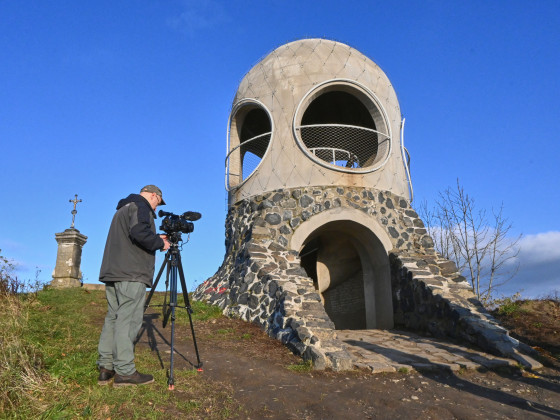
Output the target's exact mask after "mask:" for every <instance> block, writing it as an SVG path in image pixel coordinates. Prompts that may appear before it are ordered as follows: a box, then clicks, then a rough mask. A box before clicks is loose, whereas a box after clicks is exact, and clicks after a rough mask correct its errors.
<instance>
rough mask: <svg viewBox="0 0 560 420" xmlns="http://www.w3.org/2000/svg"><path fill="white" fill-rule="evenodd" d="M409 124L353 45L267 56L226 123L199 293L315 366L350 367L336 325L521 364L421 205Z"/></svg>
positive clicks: (244, 84)
mask: <svg viewBox="0 0 560 420" xmlns="http://www.w3.org/2000/svg"><path fill="white" fill-rule="evenodd" d="M402 128H403V121H402V118H401V112H400V107H399V103H398V100H397V95H396V93H395V90H394V89H393V86H392V84H391V82H390V81H389V79H388V78H387V76H386V75H385V73H384V72H383V71H382V70H381V69H380V68H379V66H377V64H375V63H374V62H373V61H371V60H370V59H369V58H368V57H366V56H365V55H363V54H362V53H360V52H359V51H357V50H355V49H354V48H351V47H349V46H348V45H345V44H342V43H339V42H334V41H330V40H326V39H304V40H299V41H295V42H291V43H288V44H286V45H282V46H281V47H279V48H277V49H275V50H274V51H272V52H271V53H270V54H268V55H267V56H266V57H265V58H263V59H262V60H261V61H260V62H259V63H258V64H257V65H255V66H254V67H253V68H252V69H251V70H250V71H249V72H248V73H247V74H246V75H245V77H244V78H243V79H242V81H241V83H240V85H239V88H238V91H237V94H236V96H235V98H234V101H233V106H232V111H231V114H230V118H229V122H228V130H229V131H228V139H227V140H228V154H227V157H226V189H227V190H228V194H229V200H228V201H229V203H228V204H229V209H228V215H227V218H226V235H225V236H226V238H225V246H226V254H225V258H224V261H223V263H222V265H221V267H220V268H219V270H218V271H217V273H216V274H215V275H214V276H213V277H211V278H210V279H208V280H207V281H206V282H204V283H203V284H202V285H200V286H199V287H198V288H197V289H196V291H195V293H194V298H195V299H200V300H205V301H207V302H209V303H211V304H215V305H219V307H220V308H222V309H223V312H224V313H225V314H227V315H230V316H235V317H239V318H241V319H244V320H247V321H250V322H254V323H257V324H259V325H260V326H261V327H262V328H263V329H264V330H266V331H267V333H268V334H269V335H271V336H273V337H275V338H277V339H278V340H281V341H282V342H283V343H285V344H286V345H287V346H288V347H289V348H291V349H292V350H293V351H294V352H295V353H296V354H299V355H301V356H302V357H304V358H305V359H309V360H312V361H313V364H314V366H315V367H316V368H326V367H331V368H333V369H337V370H341V369H350V368H352V359H351V357H349V355H348V353H347V352H346V350H345V346H344V343H343V342H341V341H340V340H339V339H338V338H337V330H365V329H390V328H393V327H402V328H406V329H409V330H410V329H411V330H415V331H418V332H420V333H422V332H423V333H429V334H431V335H432V336H437V337H449V338H452V339H456V340H462V341H464V342H466V343H469V344H474V345H477V346H479V347H481V348H482V349H484V350H485V351H488V352H491V353H495V354H497V355H502V356H507V357H513V358H517V359H518V360H520V361H521V360H523V357H522V356H520V355H519V351H520V350H521V349H522V350H523V351H529V349H528V346H524V345H522V344H521V343H519V342H518V341H516V340H514V339H513V338H511V337H509V335H508V333H507V331H506V330H505V329H504V328H502V327H501V326H499V325H498V323H497V322H496V321H495V320H494V319H493V318H492V317H491V316H490V315H489V314H488V313H487V312H486V311H485V310H484V308H483V307H482V305H481V304H480V302H478V301H477V299H476V297H475V295H474V294H473V292H472V289H471V287H470V285H469V284H468V282H467V281H466V280H465V278H464V277H462V276H461V274H460V273H459V272H458V270H457V267H456V266H455V264H454V263H453V262H451V261H448V260H445V259H443V258H441V257H440V256H439V255H438V254H437V253H436V252H435V250H434V246H433V241H432V239H431V238H430V237H429V236H428V234H427V231H426V229H425V228H424V224H423V222H422V220H421V219H420V218H419V217H418V214H417V213H416V212H415V211H414V209H413V208H412V206H411V202H412V185H411V182H410V173H409V166H408V156H407V152H406V149H405V148H404V145H403V140H402Z"/></svg>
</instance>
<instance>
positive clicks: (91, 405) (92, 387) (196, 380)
mask: <svg viewBox="0 0 560 420" xmlns="http://www.w3.org/2000/svg"><path fill="white" fill-rule="evenodd" d="M161 300H162V296H161V295H156V296H155V297H154V300H153V302H152V303H154V304H157V303H158V301H159V302H161ZM105 305H106V303H105V297H104V292H102V291H87V290H85V289H81V288H79V289H65V290H54V289H50V290H44V291H41V292H38V293H29V294H12V293H0V347H1V348H2V354H1V356H0V417H2V418H21V419H29V418H44V419H50V418H52V419H62V418H80V417H86V418H96V419H97V418H103V419H108V418H138V419H147V418H148V419H149V418H173V417H177V416H179V415H180V416H182V417H186V418H218V419H219V418H231V417H236V416H239V417H241V418H242V417H243V416H244V414H242V413H245V411H243V410H245V409H243V408H242V407H241V405H240V403H239V402H238V400H236V399H235V398H234V397H233V395H234V389H233V386H235V384H232V383H229V384H228V382H227V381H222V379H221V378H220V379H219V380H215V379H214V380H212V379H210V378H209V376H210V375H199V374H197V372H196V370H194V369H176V370H175V385H176V390H175V391H174V392H169V391H168V390H167V387H166V386H161V385H162V384H165V383H166V382H167V367H168V366H167V362H166V363H165V368H164V367H162V364H161V363H160V361H159V360H158V358H157V357H156V356H155V355H154V352H151V351H150V348H149V347H147V346H138V348H137V350H136V355H137V358H136V361H137V366H138V370H139V371H141V372H149V373H151V374H154V376H155V379H156V385H157V386H143V387H124V388H113V387H112V386H104V387H100V386H98V385H97V371H96V369H95V361H96V358H97V348H96V347H97V341H98V338H99V333H100V331H101V327H102V323H103V317H104V315H105V311H106V306H105ZM194 309H195V324H196V326H197V331H200V332H201V333H204V331H205V330H209V328H208V326H209V325H217V327H215V328H214V329H213V330H212V331H211V335H209V334H210V333H206V336H205V335H204V334H202V335H201V337H202V339H203V340H204V341H205V342H207V343H211V342H212V340H217V341H216V342H219V343H221V344H226V345H228V344H229V347H228V346H226V347H225V348H227V351H226V354H227V353H228V352H231V353H232V354H233V353H235V352H236V351H237V352H238V354H244V355H248V359H249V360H250V359H251V358H253V357H256V355H257V354H260V355H261V357H265V358H266V357H267V355H273V354H274V356H271V357H276V358H278V357H279V356H278V355H279V354H280V353H279V352H278V351H276V350H274V348H273V347H274V346H271V345H272V344H274V345H277V346H280V347H282V346H281V345H280V344H279V343H278V342H276V341H275V340H272V339H269V338H268V337H266V336H265V335H264V334H262V337H261V336H259V335H258V334H253V333H251V331H249V330H247V331H245V330H244V329H243V328H239V327H234V326H233V324H232V326H230V327H228V328H225V327H223V326H221V325H222V324H224V325H226V324H227V323H228V322H229V321H227V320H226V321H227V322H226V321H224V320H222V319H220V318H221V314H220V311H219V309H217V308H216V307H210V306H206V305H204V304H201V303H197V302H195V303H194ZM177 315H178V319H177V324H178V325H179V326H180V325H183V326H187V325H188V319H187V315H186V311H184V310H181V311H178V312H177ZM494 315H495V316H496V317H497V318H499V319H500V320H501V321H502V323H503V324H504V325H505V326H507V327H508V328H510V329H511V330H512V332H513V335H515V336H517V337H518V338H520V339H521V340H523V341H525V342H527V343H529V344H531V345H532V346H534V347H536V348H538V349H539V350H541V352H542V353H543V354H544V355H545V356H546V360H545V363H548V364H549V365H554V366H556V367H560V334H559V333H560V324H559V322H560V301H559V300H558V299H557V298H550V299H543V300H531V301H527V300H525V301H515V300H512V299H505V300H504V301H503V302H501V304H500V306H499V307H498V308H497V309H496V310H495V311H494ZM255 328H256V327H255ZM185 329H186V328H185ZM224 341H229V342H230V343H223V342H224ZM251 352H254V355H253V354H252V353H251ZM263 355H264V356H263ZM286 360H287V359H286ZM290 360H291V359H290ZM286 363H293V361H288V362H286ZM296 366H299V367H303V368H304V370H306V369H308V367H306V366H305V365H303V364H302V365H296ZM285 367H290V366H288V365H286V366H285ZM291 367H292V368H293V367H294V365H291ZM291 370H293V369H291ZM248 374H249V375H250V373H248ZM309 374H310V375H311V373H309ZM313 376H315V379H312V381H313V383H314V384H315V385H314V386H319V384H320V383H321V384H322V385H321V386H327V385H328V383H330V382H329V381H331V379H332V378H330V377H323V378H322V380H323V382H315V381H317V380H319V378H318V377H317V374H316V373H313ZM346 376H347V374H345V375H342V376H341V377H340V378H342V380H346V379H348V378H347V377H346ZM218 377H219V375H218ZM335 377H336V376H335ZM290 378H291V379H290V380H297V378H296V377H290ZM294 378H295V379H294ZM333 378H334V377H333ZM336 378H338V377H336ZM284 380H286V381H287V380H288V379H284ZM299 380H301V378H299ZM531 380H533V379H531ZM399 381H400V380H399ZM397 382H398V381H397ZM326 384H327V385H326ZM393 385H394V386H395V387H396V386H397V385H396V384H393ZM290 386H296V385H289V386H286V388H287V389H290V388H289V387H290ZM387 386H388V385H384V386H383V387H384V388H383V389H385V388H386V387H387ZM337 392H338V391H337ZM396 392H402V390H398V391H391V395H393V394H395V395H397V394H396ZM406 392H408V391H406ZM275 395H276V394H273V397H271V398H274V397H275ZM341 395H342V394H341ZM368 395H369V393H368ZM485 395H486V393H485ZM292 398H293V395H290V397H289V399H288V400H289V401H291V402H293V400H292ZM302 398H305V396H304V395H303V394H302ZM448 398H449V396H448ZM399 401H401V400H400V397H399V398H398V399H397V402H396V403H395V404H396V405H395V407H398V408H399V409H400V406H399V405H398V404H399ZM438 401H439V400H438ZM441 401H444V399H441ZM245 404H247V402H245ZM349 407H350V406H349Z"/></svg>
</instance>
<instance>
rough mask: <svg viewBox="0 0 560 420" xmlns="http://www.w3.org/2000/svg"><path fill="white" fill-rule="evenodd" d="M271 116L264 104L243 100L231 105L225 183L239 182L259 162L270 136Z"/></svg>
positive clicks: (249, 174)
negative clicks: (233, 105)
mask: <svg viewBox="0 0 560 420" xmlns="http://www.w3.org/2000/svg"><path fill="white" fill-rule="evenodd" d="M271 121H272V119H271V118H270V114H269V113H268V111H267V110H266V108H265V107H264V105H262V104H260V103H258V102H253V101H246V102H242V103H240V104H238V105H237V106H235V107H234V109H233V111H232V113H231V117H230V127H229V133H228V134H229V138H228V144H229V152H228V155H227V157H226V186H227V189H228V190H229V189H231V188H233V187H236V186H238V185H240V184H241V183H243V182H244V181H245V180H246V179H247V178H249V176H251V174H252V173H254V172H255V170H256V169H257V167H258V166H259V164H260V163H261V161H262V159H263V157H264V155H265V153H266V151H267V150H268V146H269V144H270V139H271V136H272V123H271Z"/></svg>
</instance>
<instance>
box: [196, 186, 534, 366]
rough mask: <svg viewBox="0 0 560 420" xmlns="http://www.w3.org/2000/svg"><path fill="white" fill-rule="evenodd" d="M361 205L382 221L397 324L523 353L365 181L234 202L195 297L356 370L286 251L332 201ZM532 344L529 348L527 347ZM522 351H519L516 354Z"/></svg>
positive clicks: (396, 206)
mask: <svg viewBox="0 0 560 420" xmlns="http://www.w3.org/2000/svg"><path fill="white" fill-rule="evenodd" d="M341 206H342V207H346V208H351V209H355V210H356V211H361V212H363V213H365V214H367V215H368V216H369V217H372V218H376V219H377V220H378V222H379V223H380V224H381V225H382V226H384V227H386V229H387V233H388V235H389V237H390V239H391V242H392V245H393V250H392V251H391V253H390V262H391V282H392V291H393V306H394V317H395V325H396V326H403V327H407V328H410V329H414V330H419V331H425V332H429V333H431V334H433V335H435V336H439V337H442V336H448V337H451V338H456V339H461V340H465V341H467V342H469V343H472V344H476V345H479V346H480V347H482V348H483V349H485V350H487V351H490V352H492V353H497V354H499V355H505V356H518V354H519V353H518V349H519V348H521V347H522V346H521V345H520V343H519V342H517V341H516V340H514V339H512V338H511V337H509V336H508V334H507V331H506V330H505V329H503V328H502V327H500V326H499V325H498V324H497V323H496V321H495V320H494V319H493V318H492V317H490V316H489V315H488V313H487V312H486V311H485V310H484V309H483V308H482V306H481V305H480V303H479V302H478V301H477V300H476V298H475V296H474V294H473V293H472V290H471V288H470V286H469V284H468V283H467V282H466V281H465V279H464V278H463V277H461V276H460V275H459V274H458V273H457V269H456V267H455V265H454V263H452V262H450V261H448V260H443V259H441V258H439V257H438V256H437V255H436V253H435V251H434V249H433V241H432V239H431V238H430V237H429V236H428V234H427V231H426V229H425V228H424V224H423V222H422V221H421V220H420V218H419V217H418V215H417V213H416V212H415V211H414V210H413V209H412V208H411V207H410V205H409V204H408V202H407V201H406V200H405V199H403V198H400V197H397V196H394V195H393V194H392V193H390V192H388V191H377V190H374V189H369V188H359V187H309V188H294V189H283V190H276V191H273V192H270V193H266V194H263V195H259V196H255V197H251V198H248V199H245V200H243V201H241V202H238V203H236V204H235V205H233V206H232V207H231V208H230V210H229V212H228V215H227V218H226V240H225V245H226V255H225V258H224V261H223V263H222V266H221V267H220V268H219V270H218V271H217V272H216V274H214V276H212V277H211V278H209V279H208V280H206V281H205V282H204V283H203V284H201V285H200V286H199V287H198V288H197V289H196V290H195V292H194V298H195V299H197V300H204V301H207V302H209V303H211V304H214V305H218V306H219V307H220V308H221V309H222V310H223V312H224V314H225V315H228V316H233V317H238V318H241V319H243V320H246V321H249V322H254V323H257V324H259V325H260V326H261V327H262V328H263V329H264V330H265V331H266V332H267V333H268V334H269V335H270V336H272V337H275V338H277V339H278V340H281V341H282V342H283V343H284V344H286V345H287V346H288V347H289V348H290V349H291V350H292V351H294V353H296V354H298V355H301V356H302V357H303V358H305V359H310V360H312V361H313V364H314V367H315V368H317V369H324V368H328V367H330V368H333V369H335V370H343V369H351V368H352V359H351V357H350V355H349V354H348V353H347V352H346V350H345V349H344V343H342V342H341V341H339V340H337V338H336V331H335V329H334V324H333V323H332V321H331V320H330V319H329V317H328V315H327V313H326V312H325V308H324V307H323V305H322V303H321V298H320V296H319V294H318V292H317V291H316V290H315V288H314V286H313V281H312V279H311V278H309V277H307V274H306V272H305V270H303V268H301V266H300V261H299V257H298V252H297V251H294V250H290V249H288V248H287V247H288V244H289V242H290V239H291V236H292V235H293V233H294V231H295V230H296V229H297V228H298V226H299V225H300V224H301V223H302V222H304V221H306V220H308V219H310V218H311V217H313V216H314V215H317V214H319V213H321V212H323V211H327V210H329V209H331V208H335V207H341ZM528 349H529V348H527V347H523V350H528ZM518 358H521V357H518Z"/></svg>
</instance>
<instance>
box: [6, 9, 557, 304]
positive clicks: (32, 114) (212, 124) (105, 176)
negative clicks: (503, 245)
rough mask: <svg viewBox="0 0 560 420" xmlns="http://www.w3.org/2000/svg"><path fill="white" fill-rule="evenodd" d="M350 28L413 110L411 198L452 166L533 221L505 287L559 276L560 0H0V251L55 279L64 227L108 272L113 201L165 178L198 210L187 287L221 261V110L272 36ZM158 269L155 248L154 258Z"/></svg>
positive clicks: (171, 203) (430, 188) (177, 201)
mask: <svg viewBox="0 0 560 420" xmlns="http://www.w3.org/2000/svg"><path fill="white" fill-rule="evenodd" d="M309 37H322V38H328V39H333V40H337V41H341V42H344V43H346V44H348V45H350V46H352V47H354V48H356V49H358V50H359V51H360V52H362V53H364V54H365V55H367V56H368V57H370V58H371V59H372V60H374V61H375V62H376V63H377V64H378V65H379V66H380V67H381V68H382V69H383V70H384V71H385V73H386V74H387V75H388V77H389V79H390V80H391V81H392V83H393V86H394V87H395V90H396V92H397V95H398V98H399V101H400V105H401V109H402V112H403V116H404V117H405V118H406V129H405V146H406V147H407V148H408V150H409V151H410V154H411V157H412V180H413V186H414V191H415V200H414V203H413V205H415V204H416V205H417V204H418V203H419V202H420V201H422V200H427V201H428V202H433V200H434V199H435V198H436V197H437V194H438V191H442V190H444V189H445V188H447V187H448V186H453V185H454V184H455V181H456V179H457V178H459V179H460V181H461V184H462V185H463V186H464V188H465V190H466V191H467V192H468V193H469V194H470V195H471V196H473V197H474V198H475V199H476V202H477V204H478V205H479V206H480V207H481V208H487V209H491V208H492V207H495V208H497V207H499V206H500V205H501V204H502V203H503V205H504V213H505V215H506V216H507V217H508V218H509V220H510V221H511V222H512V223H513V225H514V228H513V231H512V234H520V233H523V234H524V236H525V239H523V241H522V242H521V245H522V249H521V254H520V263H521V270H520V272H519V274H518V276H517V277H516V279H515V280H513V281H512V282H510V283H509V284H508V285H507V287H505V288H504V289H503V292H504V293H512V292H515V291H518V290H523V291H524V292H523V293H524V295H529V296H531V295H533V296H536V295H539V294H542V293H546V292H549V291H550V290H552V289H554V288H556V289H560V275H559V274H558V270H557V267H558V265H559V264H560V222H559V221H558V216H559V214H560V210H559V208H560V191H559V190H560V189H559V188H558V179H559V178H560V165H559V164H558V156H559V154H560V146H559V134H558V133H559V132H560V130H559V120H560V112H559V111H560V107H559V106H558V99H557V98H559V97H560V82H559V75H560V2H558V1H556V0H548V1H547V0H542V1H538V2H534V1H494V2H488V1H468V2H466V1H461V2H459V1H371V0H370V1H345V2H337V1H329V0H327V1H320V2H319V1H301V0H300V1H261V2H250V1H235V2H233V1H204V0H200V1H179V0H152V1H148V0H144V1H136V2H115V1H96V2H76V1H56V2H45V1H38V0H37V1H26V2H22V1H16V0H2V1H0V144H1V149H0V150H1V164H0V176H1V179H2V185H3V190H2V193H3V196H4V199H3V201H4V205H3V206H2V207H1V208H0V220H2V222H1V224H0V249H2V255H4V256H7V257H9V258H12V259H13V260H14V261H15V262H16V263H17V264H18V267H19V268H18V275H19V276H20V278H28V279H32V278H34V276H35V274H34V273H35V268H36V267H38V268H39V269H40V270H41V273H40V275H39V277H40V279H42V280H44V281H47V280H50V276H51V272H52V270H53V268H54V264H55V260H56V252H57V244H56V241H55V239H54V234H55V233H56V232H61V231H63V230H64V229H66V228H68V227H69V226H70V223H71V214H70V211H71V210H72V205H71V204H70V203H69V199H71V198H73V197H74V194H76V193H77V194H78V195H79V198H81V199H83V202H82V203H80V204H79V205H78V214H77V217H76V227H77V228H78V229H79V230H80V231H81V232H82V233H83V234H85V235H87V236H88V242H87V244H86V245H85V246H84V249H83V257H82V271H83V273H84V278H85V281H87V282H90V283H94V282H96V281H97V276H98V273H99V266H100V264H101V257H102V253H103V247H104V242H105V238H106V235H107V230H108V227H109V223H110V220H111V217H112V215H113V213H114V209H115V206H116V203H117V202H118V200H119V199H120V198H122V197H124V196H126V195H128V194H129V193H131V192H138V191H139V189H140V188H141V187H142V186H143V185H145V184H151V183H154V184H156V185H158V186H160V187H161V188H162V190H163V192H164V197H165V200H166V201H167V203H168V206H167V208H166V210H169V211H173V212H176V213H182V212H184V211H186V210H195V211H199V212H201V213H202V214H203V217H202V219H201V220H200V221H198V222H197V223H196V228H195V232H194V233H193V234H192V235H191V240H190V242H189V243H188V244H187V245H185V247H184V249H183V260H184V265H185V271H186V275H187V284H188V286H189V288H192V287H193V286H194V284H198V283H200V282H202V281H204V280H205V279H206V278H207V277H209V276H211V275H212V274H214V272H215V271H216V270H217V269H218V267H219V265H220V264H221V262H222V259H223V256H224V252H225V248H224V222H225V214H226V194H225V190H224V158H225V154H226V131H227V120H228V116H229V112H230V109H231V104H232V100H233V96H234V94H235V92H236V90H237V86H238V84H239V82H240V80H241V79H242V78H243V76H244V75H245V73H246V72H247V71H249V70H250V68H251V67H252V66H253V65H255V64H256V63H257V62H258V61H259V60H260V59H261V58H262V57H263V56H265V55H266V54H268V53H269V52H270V51H272V50H273V49H275V48H276V47H278V46H280V45H282V44H284V43H286V42H289V41H293V40H296V39H300V38H309ZM159 258H160V259H159V260H158V265H159V263H160V261H161V255H160V256H159Z"/></svg>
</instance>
